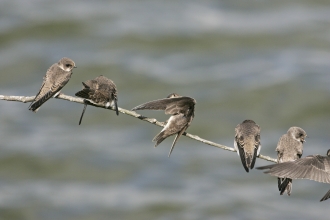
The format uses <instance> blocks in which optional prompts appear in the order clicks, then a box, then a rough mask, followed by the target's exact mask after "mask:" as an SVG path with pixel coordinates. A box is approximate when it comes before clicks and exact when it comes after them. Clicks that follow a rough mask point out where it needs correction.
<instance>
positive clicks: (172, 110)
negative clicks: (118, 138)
mask: <svg viewBox="0 0 330 220" xmlns="http://www.w3.org/2000/svg"><path fill="white" fill-rule="evenodd" d="M195 104H196V101H195V99H193V98H190V97H176V98H165V99H158V100H154V101H150V102H147V103H144V104H141V105H139V106H136V107H134V108H133V109H132V111H135V110H143V109H149V110H165V114H168V115H175V114H179V113H183V114H185V115H186V114H187V111H189V108H191V107H192V106H194V105H195Z"/></svg>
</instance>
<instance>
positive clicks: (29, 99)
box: [0, 93, 277, 163]
mask: <svg viewBox="0 0 330 220" xmlns="http://www.w3.org/2000/svg"><path fill="white" fill-rule="evenodd" d="M56 98H58V99H63V100H67V101H70V102H76V103H79V104H85V103H86V104H88V105H92V106H95V107H98V108H105V109H107V108H106V107H105V106H104V105H97V104H92V103H89V102H84V99H82V98H77V97H72V96H68V95H64V94H63V93H61V94H60V95H59V96H57V97H56ZM0 100H6V101H16V102H24V103H26V102H32V101H33V100H34V96H5V95H0ZM109 110H112V111H115V110H114V109H109ZM118 111H119V112H121V113H122V114H126V115H129V116H132V117H134V118H138V119H140V120H142V121H146V122H149V123H151V124H155V125H157V126H160V127H164V124H163V123H162V122H159V121H157V120H156V119H155V118H148V117H145V116H143V115H140V114H138V113H136V112H134V111H130V110H127V109H123V108H119V107H118ZM183 135H185V136H187V137H189V138H191V139H194V140H196V141H199V142H202V143H204V144H207V145H210V146H213V147H217V148H221V149H224V150H228V151H232V152H236V150H235V149H234V148H231V147H227V146H225V145H221V144H217V143H214V142H212V141H209V140H205V139H203V138H200V137H199V136H197V135H192V134H189V133H186V132H185V133H184V134H183ZM258 157H259V158H260V159H263V160H267V161H271V162H274V163H276V162H277V160H276V159H274V158H271V157H268V156H263V155H261V154H260V155H259V156H258Z"/></svg>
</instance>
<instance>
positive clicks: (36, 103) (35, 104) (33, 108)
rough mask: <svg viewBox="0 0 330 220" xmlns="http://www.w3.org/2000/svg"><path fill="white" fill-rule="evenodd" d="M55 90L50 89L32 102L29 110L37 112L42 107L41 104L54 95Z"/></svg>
mask: <svg viewBox="0 0 330 220" xmlns="http://www.w3.org/2000/svg"><path fill="white" fill-rule="evenodd" d="M53 94H54V93H53V92H51V91H49V92H47V93H46V94H45V95H44V96H42V97H41V98H40V99H38V100H37V101H34V102H33V103H31V105H30V107H29V110H31V111H33V112H37V111H38V109H39V108H40V106H41V105H42V104H44V103H45V102H46V101H47V100H48V99H50V98H51V97H52V96H53Z"/></svg>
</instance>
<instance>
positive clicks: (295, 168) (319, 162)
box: [257, 149, 330, 202]
mask: <svg viewBox="0 0 330 220" xmlns="http://www.w3.org/2000/svg"><path fill="white" fill-rule="evenodd" d="M257 169H259V170H265V169H269V170H267V171H266V172H265V173H269V174H270V175H272V176H277V177H279V178H290V179H309V180H314V181H317V182H322V183H329V184H330V149H329V150H328V151H327V155H326V156H321V155H309V156H307V157H304V158H300V159H297V160H295V161H289V162H283V163H278V164H272V165H268V166H262V167H257ZM328 198H330V190H329V191H328V192H327V193H326V194H325V195H324V196H323V197H322V199H321V200H320V202H322V201H324V200H327V199H328Z"/></svg>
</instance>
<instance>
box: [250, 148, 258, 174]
mask: <svg viewBox="0 0 330 220" xmlns="http://www.w3.org/2000/svg"><path fill="white" fill-rule="evenodd" d="M257 154H258V149H257V148H255V149H254V152H253V157H252V161H251V164H250V168H251V169H253V167H254V164H255V163H256V159H257Z"/></svg>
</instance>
